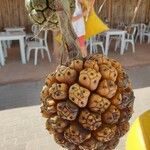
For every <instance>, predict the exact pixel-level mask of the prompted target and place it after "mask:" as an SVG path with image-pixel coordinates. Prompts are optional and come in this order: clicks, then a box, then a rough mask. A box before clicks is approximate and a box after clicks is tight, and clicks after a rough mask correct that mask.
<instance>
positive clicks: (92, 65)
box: [84, 60, 99, 72]
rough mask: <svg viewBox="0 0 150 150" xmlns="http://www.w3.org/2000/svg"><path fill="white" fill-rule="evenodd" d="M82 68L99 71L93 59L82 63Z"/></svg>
mask: <svg viewBox="0 0 150 150" xmlns="http://www.w3.org/2000/svg"><path fill="white" fill-rule="evenodd" d="M84 68H91V69H94V70H96V71H97V72H99V66H98V64H97V61H95V60H86V61H85V63H84Z"/></svg>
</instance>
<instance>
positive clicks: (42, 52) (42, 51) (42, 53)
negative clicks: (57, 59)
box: [40, 49, 44, 59]
mask: <svg viewBox="0 0 150 150" xmlns="http://www.w3.org/2000/svg"><path fill="white" fill-rule="evenodd" d="M40 52H41V56H42V59H44V50H43V49H41V50H40Z"/></svg>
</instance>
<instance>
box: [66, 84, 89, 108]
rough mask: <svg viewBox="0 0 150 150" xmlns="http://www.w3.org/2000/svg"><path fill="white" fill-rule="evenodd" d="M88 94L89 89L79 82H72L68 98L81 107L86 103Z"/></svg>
mask: <svg viewBox="0 0 150 150" xmlns="http://www.w3.org/2000/svg"><path fill="white" fill-rule="evenodd" d="M89 95H90V91H89V90H88V89H86V88H83V87H81V86H80V85H79V84H74V85H72V86H71V87H70V89H69V99H70V100H71V101H72V102H73V103H75V104H76V105H78V106H79V107H81V108H83V107H85V106H86V105H87V102H88V98H89Z"/></svg>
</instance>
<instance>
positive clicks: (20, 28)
mask: <svg viewBox="0 0 150 150" xmlns="http://www.w3.org/2000/svg"><path fill="white" fill-rule="evenodd" d="M24 30H25V28H24V27H12V28H5V31H6V32H19V31H20V32H23V31H24Z"/></svg>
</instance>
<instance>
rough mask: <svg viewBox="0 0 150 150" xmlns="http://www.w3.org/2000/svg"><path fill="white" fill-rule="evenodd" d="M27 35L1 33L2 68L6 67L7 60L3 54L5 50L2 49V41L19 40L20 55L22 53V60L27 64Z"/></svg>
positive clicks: (23, 33) (0, 54)
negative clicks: (25, 39) (25, 40)
mask: <svg viewBox="0 0 150 150" xmlns="http://www.w3.org/2000/svg"><path fill="white" fill-rule="evenodd" d="M25 36H26V34H25V32H16V33H15V32H12V33H9V32H0V56H1V59H0V60H1V64H2V66H4V65H5V59H4V57H3V56H4V54H3V49H2V41H9V40H11V41H12V40H19V44H20V53H21V60H22V63H23V64H26V58H25V42H24V38H25Z"/></svg>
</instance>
